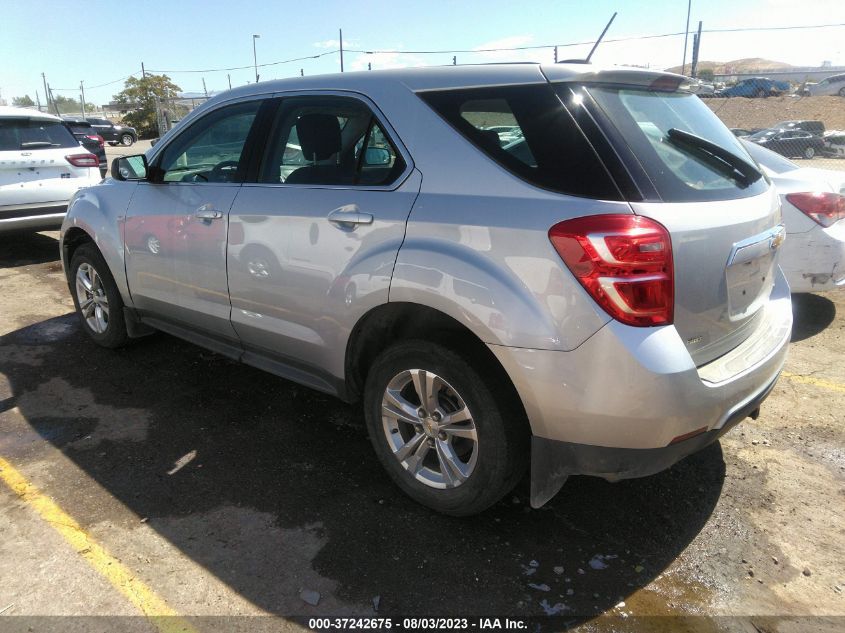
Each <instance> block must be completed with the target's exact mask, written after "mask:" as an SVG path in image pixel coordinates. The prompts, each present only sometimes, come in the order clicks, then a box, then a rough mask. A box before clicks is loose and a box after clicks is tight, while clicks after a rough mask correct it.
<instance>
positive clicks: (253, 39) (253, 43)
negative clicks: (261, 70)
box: [252, 35, 261, 83]
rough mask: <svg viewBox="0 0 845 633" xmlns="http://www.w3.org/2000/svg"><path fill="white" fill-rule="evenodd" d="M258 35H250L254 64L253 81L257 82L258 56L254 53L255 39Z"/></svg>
mask: <svg viewBox="0 0 845 633" xmlns="http://www.w3.org/2000/svg"><path fill="white" fill-rule="evenodd" d="M259 37H261V36H260V35H253V36H252V64H253V66H255V83H258V57H257V55H256V54H255V40H257V39H258V38H259Z"/></svg>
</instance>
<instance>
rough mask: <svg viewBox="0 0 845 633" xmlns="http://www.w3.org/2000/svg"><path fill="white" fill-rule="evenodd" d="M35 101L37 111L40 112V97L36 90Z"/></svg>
mask: <svg viewBox="0 0 845 633" xmlns="http://www.w3.org/2000/svg"><path fill="white" fill-rule="evenodd" d="M35 103H36V104H37V105H38V111H39V112H41V97H40V96H38V91H37V90H36V91H35Z"/></svg>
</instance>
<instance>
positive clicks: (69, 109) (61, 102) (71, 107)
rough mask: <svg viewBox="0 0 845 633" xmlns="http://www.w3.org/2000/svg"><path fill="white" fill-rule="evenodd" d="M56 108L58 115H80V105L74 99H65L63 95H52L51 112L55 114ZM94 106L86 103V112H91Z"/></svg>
mask: <svg viewBox="0 0 845 633" xmlns="http://www.w3.org/2000/svg"><path fill="white" fill-rule="evenodd" d="M57 108H58V110H59V114H81V113H82V105H81V103H80V102H79V101H77V100H76V99H72V98H71V97H65V96H64V95H54V96H53V107H52V112H53V113H54V114H55V112H56V109H57ZM94 108H95V106H94V104H93V103H86V104H85V110H86V112H93V111H94Z"/></svg>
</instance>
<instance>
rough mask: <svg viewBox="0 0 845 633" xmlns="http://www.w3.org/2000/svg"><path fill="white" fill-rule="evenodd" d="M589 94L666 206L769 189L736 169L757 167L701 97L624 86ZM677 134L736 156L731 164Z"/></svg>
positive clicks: (596, 89)
mask: <svg viewBox="0 0 845 633" xmlns="http://www.w3.org/2000/svg"><path fill="white" fill-rule="evenodd" d="M587 91H588V92H589V94H590V95H592V97H593V98H594V99H595V100H596V102H597V103H598V105H599V106H600V108H601V109H602V110H603V111H604V114H605V115H606V118H607V119H608V121H609V124H610V125H613V126H615V127H616V128H617V130H618V131H619V133H620V134H621V136H622V138H623V139H624V141H625V142H626V143H627V144H628V146H629V147H630V148H631V150H632V151H633V153H634V154H635V155H636V157H637V159H638V160H639V162H640V164H641V165H642V167H643V169H644V170H645V172H646V173H647V175H648V177H649V179H650V180H651V182H652V183H653V185H654V187H655V189H656V190H657V193H658V194H659V195H660V198H661V199H662V200H663V201H665V202H697V201H710V200H729V199H733V198H744V197H750V196H754V195H757V194H760V193H762V192H763V191H765V190H766V189H767V187H768V183H767V182H766V180H765V178H763V177H762V176H761V177H758V178H756V179H749V178H743V177H741V174H740V173H739V171H737V170H736V169H732V168H731V163H732V162H735V160H742V161H744V163H745V164H750V165H752V166H753V165H754V161H753V160H752V159H751V157H750V156H749V155H748V152H747V151H746V150H745V148H744V147H743V146H742V144H741V143H740V142H739V140H738V139H737V138H736V136H734V135H733V133H731V131H730V130H729V129H728V128H727V127H725V125H724V123H722V122H721V121H720V120H719V119H718V118H717V117H716V115H715V114H713V112H712V111H711V110H710V108H708V107H707V106H706V105H704V103H703V102H702V101H701V100H700V99H699V98H698V97H696V96H695V95H693V94H690V93H687V92H671V91H661V90H653V89H647V88H639V87H620V86H587ZM671 130H679V131H680V132H682V133H688V134H692V135H695V136H696V137H699V138H700V139H703V140H704V141H709V142H710V143H713V144H715V145H718V146H720V147H721V148H722V149H723V150H727V152H729V153H730V154H731V155H732V156H727V159H728V160H725V157H719V156H718V155H714V154H713V153H712V152H711V151H708V150H707V148H706V147H704V146H702V145H700V144H698V145H697V144H696V143H694V142H693V143H690V142H681V141H679V140H678V138H677V136H675V137H674V138H673V134H672V133H670V131H671ZM749 180H753V181H749Z"/></svg>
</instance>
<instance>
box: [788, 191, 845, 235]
mask: <svg viewBox="0 0 845 633" xmlns="http://www.w3.org/2000/svg"><path fill="white" fill-rule="evenodd" d="M786 199H787V200H788V201H789V203H790V204H792V205H793V206H794V207H796V208H797V209H798V210H799V211H801V212H802V213H803V214H804V215H806V216H807V217H808V218H810V219H811V220H813V221H814V222H816V223H817V224H821V225H822V226H824V227H828V226H833V225H834V224H836V223H837V222H839V220H842V219H845V196H843V195H841V194H838V193H833V192H832V191H817V192H812V193H811V192H806V193H789V194H787V195H786Z"/></svg>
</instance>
